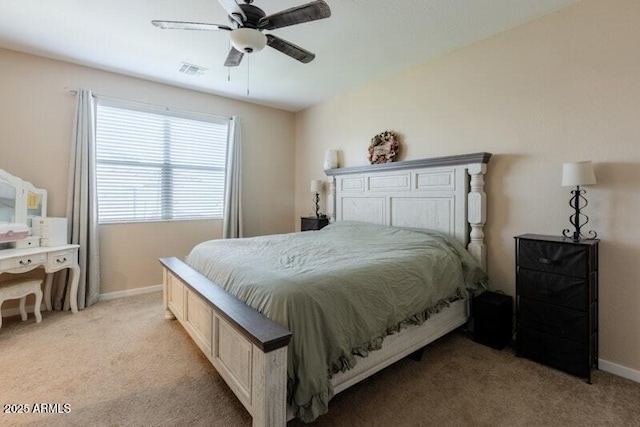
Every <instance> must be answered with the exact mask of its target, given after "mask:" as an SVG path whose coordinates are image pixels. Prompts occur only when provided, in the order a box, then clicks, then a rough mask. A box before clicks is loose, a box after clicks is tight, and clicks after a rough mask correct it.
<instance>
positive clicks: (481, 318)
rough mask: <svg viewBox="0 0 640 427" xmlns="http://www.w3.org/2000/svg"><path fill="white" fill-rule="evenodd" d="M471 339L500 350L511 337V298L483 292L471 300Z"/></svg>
mask: <svg viewBox="0 0 640 427" xmlns="http://www.w3.org/2000/svg"><path fill="white" fill-rule="evenodd" d="M471 309H472V310H471V311H472V313H473V339H474V341H476V342H479V343H480V344H484V345H488V346H489V347H493V348H495V349H498V350H501V349H503V348H505V347H506V346H507V344H509V343H510V342H511V337H512V336H513V298H511V296H509V295H505V294H499V293H497V292H489V291H487V292H483V293H481V294H480V295H478V296H477V297H475V298H473V301H472V304H471Z"/></svg>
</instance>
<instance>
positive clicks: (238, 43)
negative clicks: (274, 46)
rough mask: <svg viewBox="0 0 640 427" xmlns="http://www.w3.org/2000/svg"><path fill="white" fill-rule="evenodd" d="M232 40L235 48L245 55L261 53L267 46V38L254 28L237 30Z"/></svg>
mask: <svg viewBox="0 0 640 427" xmlns="http://www.w3.org/2000/svg"><path fill="white" fill-rule="evenodd" d="M230 38H231V44H232V45H233V47H234V48H235V49H236V50H238V51H240V52H244V53H254V52H260V51H261V50H262V49H264V47H265V46H266V45H267V36H265V35H264V34H262V33H261V32H260V31H258V30H256V29H253V28H237V29H235V30H233V31H231V34H230Z"/></svg>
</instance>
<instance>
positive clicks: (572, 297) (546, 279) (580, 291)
mask: <svg viewBox="0 0 640 427" xmlns="http://www.w3.org/2000/svg"><path fill="white" fill-rule="evenodd" d="M518 294H519V295H521V296H524V297H527V298H532V299H535V300H538V301H544V302H548V303H551V304H557V305H562V306H565V307H570V308H574V309H576V310H586V309H587V307H588V304H589V295H594V294H595V278H594V277H590V278H589V279H582V278H577V277H569V276H561V275H558V274H550V273H542V272H540V271H534V270H528V269H526V268H518Z"/></svg>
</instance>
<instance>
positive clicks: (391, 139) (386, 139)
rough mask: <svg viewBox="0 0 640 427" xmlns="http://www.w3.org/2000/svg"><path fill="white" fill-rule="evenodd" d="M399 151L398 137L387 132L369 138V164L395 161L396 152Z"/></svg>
mask: <svg viewBox="0 0 640 427" xmlns="http://www.w3.org/2000/svg"><path fill="white" fill-rule="evenodd" d="M399 149H400V142H399V141H398V136H397V135H396V134H395V133H394V132H391V131H389V130H385V131H384V132H382V133H380V134H378V135H376V136H374V137H373V138H371V144H369V155H368V158H369V163H371V164H372V165H373V164H377V163H389V162H393V161H394V160H395V157H396V155H397V154H398V150H399Z"/></svg>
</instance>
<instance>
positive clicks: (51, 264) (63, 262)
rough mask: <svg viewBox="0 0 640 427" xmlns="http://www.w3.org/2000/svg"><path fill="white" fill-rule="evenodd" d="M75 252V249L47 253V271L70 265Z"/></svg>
mask: <svg viewBox="0 0 640 427" xmlns="http://www.w3.org/2000/svg"><path fill="white" fill-rule="evenodd" d="M75 253H76V252H75V251H57V252H51V253H49V258H48V260H47V271H52V270H59V269H62V268H69V267H71V266H72V265H73V264H74V262H73V257H74V256H75Z"/></svg>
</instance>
